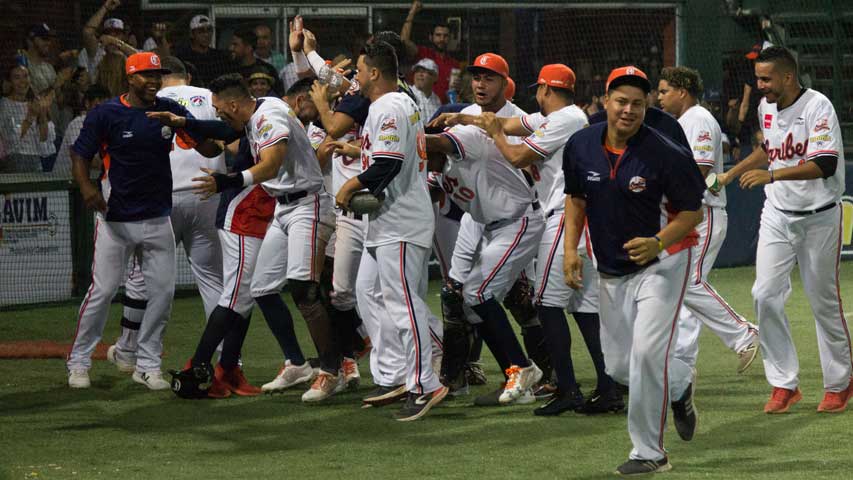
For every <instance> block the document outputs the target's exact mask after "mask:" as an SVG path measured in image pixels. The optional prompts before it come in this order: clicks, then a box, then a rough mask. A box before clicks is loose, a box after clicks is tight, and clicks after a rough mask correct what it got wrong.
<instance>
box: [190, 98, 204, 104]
mask: <svg viewBox="0 0 853 480" xmlns="http://www.w3.org/2000/svg"><path fill="white" fill-rule="evenodd" d="M190 104H191V105H192V106H194V107H200V106H202V105H204V97H203V96H201V95H196V96H194V97H192V98H190Z"/></svg>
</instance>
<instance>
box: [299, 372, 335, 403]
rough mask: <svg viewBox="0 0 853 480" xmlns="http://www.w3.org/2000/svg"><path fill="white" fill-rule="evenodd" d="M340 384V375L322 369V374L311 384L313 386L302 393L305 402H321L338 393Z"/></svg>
mask: <svg viewBox="0 0 853 480" xmlns="http://www.w3.org/2000/svg"><path fill="white" fill-rule="evenodd" d="M340 384H341V376H340V375H332V374H331V373H329V372H324V371H320V374H319V375H317V378H315V379H314V383H312V384H311V388H309V389H308V391H306V392H305V393H303V394H302V401H303V402H305V403H313V402H321V401H323V400H325V399H327V398H329V397H331V396H332V395H334V394H335V393H337V392H338V391H339V390H338V389H339V388H340V387H339V385H340Z"/></svg>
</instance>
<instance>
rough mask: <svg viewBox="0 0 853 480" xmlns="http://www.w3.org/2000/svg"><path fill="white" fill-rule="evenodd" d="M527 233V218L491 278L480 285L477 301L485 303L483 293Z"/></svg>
mask: <svg viewBox="0 0 853 480" xmlns="http://www.w3.org/2000/svg"><path fill="white" fill-rule="evenodd" d="M526 231H527V217H524V218H522V219H521V229H520V230H519V231H518V233H517V234H516V235H515V239H514V240H513V241H512V243H511V244H510V246H509V248H508V249H507V251H506V252H504V254H503V257H501V259H500V261H499V262H498V264H497V265H495V268H493V269H492V271H491V273H489V276H488V277H486V279H485V280H484V281H483V284H482V285H480V288H479V289H478V290H477V299H478V300H479V301H480V302H483V301H484V300H483V291H484V290H485V289H486V287H487V286H489V283H490V282H491V281H492V279H494V278H495V275H497V274H498V271H500V269H501V267H503V265H504V263H506V261H507V259H508V258H509V256H510V255H511V254H512V252H513V250H515V247H517V246H518V244H519V243H520V242H521V237H523V236H524V232H526Z"/></svg>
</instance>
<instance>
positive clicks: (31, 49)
mask: <svg viewBox="0 0 853 480" xmlns="http://www.w3.org/2000/svg"><path fill="white" fill-rule="evenodd" d="M55 40H56V32H54V31H53V30H51V29H50V27H48V26H47V24H46V23H41V24H38V25H35V26H33V27H32V28H30V32H29V34H28V35H27V40H26V43H27V50H26V51H25V52H23V54H24V56H25V57H26V59H27V68H28V69H29V71H30V84H32V87H33V91H34V92H35V93H36V94H37V95H40V94H41V93H42V92H44V91H45V90H47V89H49V88H52V87H53V85H54V84H55V83H56V69H55V68H54V67H53V64H52V63H51V62H50V57H51V55H52V51H53V47H54V42H55Z"/></svg>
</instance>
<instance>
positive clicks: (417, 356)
mask: <svg viewBox="0 0 853 480" xmlns="http://www.w3.org/2000/svg"><path fill="white" fill-rule="evenodd" d="M400 284H401V285H402V287H403V298H404V299H405V301H406V308H407V309H408V311H409V324H411V326H412V337H413V339H414V343H415V385H417V387H416V388H417V392H416V393H418V394H423V393H424V386H423V383H421V371H422V370H423V368H422V365H421V338H420V337H421V335H420V331H419V330H418V322H417V320H416V319H415V308H414V305H412V298H411V292H410V291H409V282H408V281H407V280H406V242H400Z"/></svg>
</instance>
